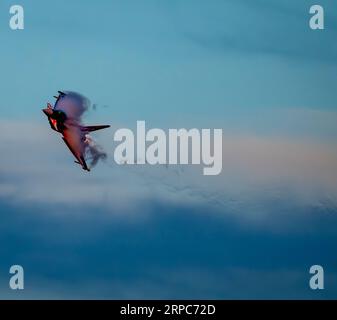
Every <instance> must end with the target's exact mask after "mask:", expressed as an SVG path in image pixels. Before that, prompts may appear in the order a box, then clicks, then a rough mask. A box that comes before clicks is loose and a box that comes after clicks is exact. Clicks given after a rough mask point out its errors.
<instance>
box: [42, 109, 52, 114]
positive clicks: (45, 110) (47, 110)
mask: <svg viewBox="0 0 337 320" xmlns="http://www.w3.org/2000/svg"><path fill="white" fill-rule="evenodd" d="M42 111H43V113H44V114H45V115H46V116H50V115H51V113H52V112H51V110H49V109H48V108H46V109H42Z"/></svg>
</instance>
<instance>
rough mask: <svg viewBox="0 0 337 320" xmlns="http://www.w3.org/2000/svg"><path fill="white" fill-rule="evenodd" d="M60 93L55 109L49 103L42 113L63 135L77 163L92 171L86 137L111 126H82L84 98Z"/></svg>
mask: <svg viewBox="0 0 337 320" xmlns="http://www.w3.org/2000/svg"><path fill="white" fill-rule="evenodd" d="M58 93H59V95H58V96H54V98H56V102H55V105H54V108H53V107H52V105H51V104H49V103H48V104H47V108H45V109H42V111H43V112H44V114H45V115H46V116H47V117H48V121H49V124H50V127H51V128H52V129H53V130H55V131H57V132H59V133H61V134H62V135H63V137H62V139H63V141H64V142H65V144H66V145H67V146H68V148H69V150H70V151H71V152H72V154H73V155H74V156H75V158H76V161H75V162H76V163H78V164H79V165H81V166H82V168H83V170H86V171H90V169H89V168H88V166H87V164H86V162H85V159H84V155H85V150H86V147H87V143H88V141H87V138H86V135H87V134H88V133H89V132H92V131H96V130H101V129H105V128H109V127H110V126H109V125H99V126H82V125H81V115H82V114H83V112H84V111H85V110H86V107H85V106H84V105H83V99H84V98H83V97H82V96H81V95H79V94H77V93H74V92H67V93H64V92H62V91H58Z"/></svg>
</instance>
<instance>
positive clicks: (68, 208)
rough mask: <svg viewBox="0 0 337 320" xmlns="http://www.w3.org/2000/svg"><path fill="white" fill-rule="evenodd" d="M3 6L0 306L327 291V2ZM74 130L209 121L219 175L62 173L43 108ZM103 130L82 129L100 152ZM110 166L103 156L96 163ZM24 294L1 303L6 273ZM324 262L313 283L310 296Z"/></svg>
mask: <svg viewBox="0 0 337 320" xmlns="http://www.w3.org/2000/svg"><path fill="white" fill-rule="evenodd" d="M12 4H13V3H12V2H11V1H7V0H6V1H1V3H0V38H1V43H2V46H1V60H0V70H1V74H0V85H1V95H2V96H1V102H0V116H1V117H0V119H1V129H0V130H1V138H0V147H1V149H2V154H1V157H2V160H1V168H0V208H1V210H0V217H1V221H2V223H1V227H0V243H1V247H0V297H5V298H7V297H10V298H21V297H26V298H27V297H28V298H30V297H32V298H311V299H315V298H336V297H337V272H336V270H337V257H336V254H335V247H336V244H337V243H336V240H337V234H336V231H335V228H334V227H333V226H334V225H335V223H336V213H337V210H336V208H337V183H336V181H337V176H336V172H337V170H336V169H337V151H336V150H337V149H336V137H337V113H336V98H337V96H336V95H337V91H336V90H335V84H336V83H337V79H336V78H337V45H336V36H337V34H336V33H337V5H336V4H335V3H334V1H329V0H326V1H323V0H321V1H320V2H319V4H321V5H323V6H324V8H325V14H326V16H325V24H326V28H325V30H323V31H312V30H310V29H309V26H308V22H309V17H310V16H309V13H308V12H309V7H310V5H312V4H313V3H312V2H311V1H304V0H303V1H302V0H301V1H296V2H295V1H288V0H284V1H280V0H272V1H263V0H255V1H249V2H247V1H238V0H235V1H234V0H232V1H217V0H213V1H207V2H206V1H196V0H194V1H192V0H191V1H188V0H186V1H175V0H171V1H164V0H162V1H150V0H149V1H100V2H98V3H96V4H94V3H93V2H89V1H88V2H84V1H75V0H71V1H57V2H56V1H49V0H48V1H34V2H33V1H21V2H20V4H21V5H23V7H24V9H25V30H23V31H12V30H10V29H9V27H8V20H9V13H8V11H9V7H10V5H12ZM60 89H61V90H74V91H78V92H80V93H82V94H84V95H86V96H88V97H89V98H90V99H91V101H92V103H95V104H97V110H96V111H94V110H90V111H89V112H88V114H87V116H86V119H85V120H86V123H88V124H90V123H109V124H112V126H113V127H116V126H127V127H131V128H135V122H136V120H145V121H146V122H147V124H148V125H149V126H151V127H161V128H175V127H178V128H179V127H185V128H191V127H198V128H215V127H216V128H222V129H223V130H224V134H225V141H224V148H223V149H224V163H223V168H224V170H223V173H222V174H221V175H220V176H218V177H203V176H201V174H200V172H199V171H198V170H194V168H169V169H167V170H166V169H164V168H138V169H137V168H120V167H116V166H114V165H113V164H112V162H111V161H110V160H108V161H107V163H102V164H100V165H99V166H98V167H97V168H95V170H93V171H92V172H91V174H90V175H87V176H86V175H84V174H83V172H81V171H80V170H77V169H78V168H76V167H75V166H73V165H72V163H71V161H72V159H71V155H69V154H68V153H67V150H66V149H65V147H64V146H63V145H62V142H61V141H60V137H59V136H57V135H55V134H53V132H50V130H49V127H48V124H47V122H46V119H45V117H44V115H43V114H42V113H41V111H40V110H41V108H42V107H44V106H45V105H46V103H47V102H48V101H49V102H52V101H53V98H52V96H53V95H54V94H55V93H56V92H57V90H60ZM112 134H113V133H112V132H111V131H110V132H109V131H107V132H104V133H103V132H102V133H98V134H97V135H95V137H97V139H98V140H99V141H100V143H102V144H103V145H104V148H105V149H106V150H107V152H110V153H111V152H112V147H113V144H112ZM109 159H110V158H109ZM15 263H18V264H22V265H23V266H24V268H25V270H26V273H27V276H26V279H27V280H26V289H25V291H24V292H22V293H17V292H10V291H9V289H8V285H7V282H8V279H7V272H8V268H9V266H10V265H11V264H15ZM312 264H322V265H323V266H324V267H325V270H326V289H325V290H324V291H323V292H313V291H311V290H310V289H309V287H308V281H309V273H308V270H309V267H310V266H311V265H312Z"/></svg>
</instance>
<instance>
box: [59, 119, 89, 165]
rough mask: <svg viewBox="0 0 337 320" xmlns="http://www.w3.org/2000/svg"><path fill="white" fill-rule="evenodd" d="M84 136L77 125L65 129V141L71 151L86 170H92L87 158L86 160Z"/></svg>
mask: <svg viewBox="0 0 337 320" xmlns="http://www.w3.org/2000/svg"><path fill="white" fill-rule="evenodd" d="M83 139H84V136H83V134H82V132H81V130H80V128H79V127H77V126H69V125H68V126H66V129H64V131H63V141H64V142H65V144H66V145H67V146H68V148H69V150H70V151H71V153H72V154H73V155H74V157H75V158H76V160H77V163H79V164H80V165H81V166H82V168H83V169H84V170H87V171H90V170H89V168H88V166H87V164H86V162H85V160H84V151H85V144H84V141H83Z"/></svg>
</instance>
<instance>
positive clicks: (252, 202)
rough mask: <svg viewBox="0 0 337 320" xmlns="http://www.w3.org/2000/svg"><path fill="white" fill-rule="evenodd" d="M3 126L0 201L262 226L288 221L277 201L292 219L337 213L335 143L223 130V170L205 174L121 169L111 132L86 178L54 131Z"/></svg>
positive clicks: (149, 168) (103, 138)
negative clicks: (173, 210)
mask: <svg viewBox="0 0 337 320" xmlns="http://www.w3.org/2000/svg"><path fill="white" fill-rule="evenodd" d="M308 112H312V111H308ZM303 113H304V114H305V113H306V112H305V111H303V110H302V111H301V112H299V114H300V116H299V117H300V118H303ZM309 118H310V117H309ZM0 125H1V136H0V146H1V149H2V159H1V163H2V165H1V168H0V198H3V199H4V198H6V199H7V201H10V202H15V203H22V204H23V203H31V204H45V205H47V204H50V205H51V206H50V211H53V210H55V211H57V208H58V207H59V206H60V205H64V206H69V207H72V208H81V207H83V206H92V207H93V206H100V205H102V206H105V207H107V208H111V209H112V210H111V211H112V212H114V213H115V214H118V213H120V214H123V215H125V214H128V213H133V212H138V211H139V210H138V209H139V206H141V207H143V208H144V209H145V208H146V207H147V205H148V204H149V203H155V202H158V203H166V204H167V205H182V206H190V207H204V208H212V210H214V212H221V213H223V214H225V215H233V216H235V217H237V218H238V219H242V220H244V221H250V222H252V221H254V222H257V223H258V224H260V223H263V224H266V223H267V224H269V223H270V222H271V221H278V219H279V220H280V221H282V220H284V218H283V216H282V215H281V214H279V215H278V216H275V212H274V211H273V210H271V208H270V204H271V203H272V202H274V203H280V204H281V205H282V206H283V210H284V211H285V213H286V214H288V213H289V212H291V211H296V212H305V211H310V210H311V211H312V210H314V209H317V210H320V211H321V212H322V210H326V211H327V212H335V211H336V208H337V151H336V148H335V147H334V144H331V143H326V144H322V143H320V142H319V141H314V140H306V139H303V138H300V139H296V138H291V137H279V136H256V135H248V134H245V135H238V134H233V133H226V132H225V133H224V141H223V172H222V173H221V175H219V176H215V177H207V176H203V175H202V168H201V167H198V166H168V167H165V166H120V165H117V164H115V163H114V162H113V160H112V159H113V141H112V138H111V136H112V135H111V132H105V133H104V132H103V133H101V134H100V135H98V140H99V141H100V143H102V144H104V148H105V150H107V152H108V158H107V159H106V160H105V163H102V164H101V165H99V166H97V167H96V168H95V170H93V171H92V172H91V173H90V174H85V173H83V172H82V170H80V168H78V167H77V166H76V165H75V164H73V162H72V161H73V159H72V155H71V154H70V153H69V152H68V150H67V149H66V148H65V146H64V145H63V142H62V141H61V139H60V137H58V136H57V135H53V134H51V133H50V132H49V128H48V126H45V125H42V124H41V125H40V124H39V123H33V122H32V123H27V122H26V123H24V122H12V121H1V124H0ZM112 130H113V129H112ZM285 204H288V205H285ZM143 211H145V212H146V209H145V210H143ZM271 212H274V215H271Z"/></svg>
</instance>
